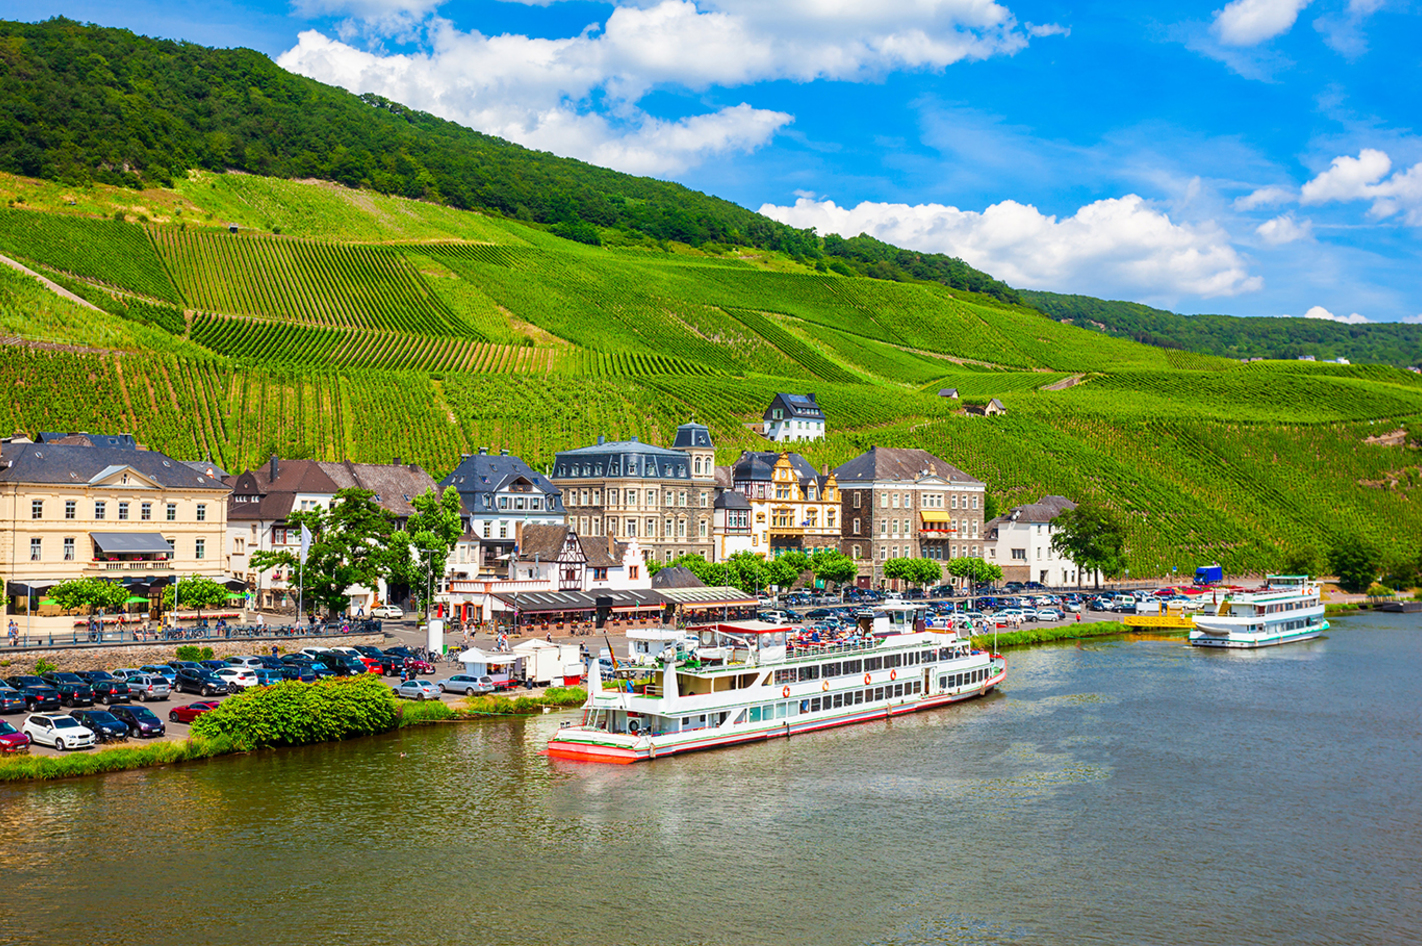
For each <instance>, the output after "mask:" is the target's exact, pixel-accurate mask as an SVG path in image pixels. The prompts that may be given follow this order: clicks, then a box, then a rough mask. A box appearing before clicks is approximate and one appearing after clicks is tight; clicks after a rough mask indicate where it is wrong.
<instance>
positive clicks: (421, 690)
mask: <svg viewBox="0 0 1422 946" xmlns="http://www.w3.org/2000/svg"><path fill="white" fill-rule="evenodd" d="M394 690H395V695H396V696H399V697H404V698H405V699H407V700H437V699H439V695H440V689H439V687H437V686H435V685H434V684H433V683H431V682H429V681H428V680H406V681H405V682H404V683H401V684H398V685H396V686H395V687H394Z"/></svg>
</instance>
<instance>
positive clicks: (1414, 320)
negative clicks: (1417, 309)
mask: <svg viewBox="0 0 1422 946" xmlns="http://www.w3.org/2000/svg"><path fill="white" fill-rule="evenodd" d="M1402 321H1404V322H1406V323H1407V324H1408V325H1422V313H1418V314H1417V315H1406V316H1403V318H1402Z"/></svg>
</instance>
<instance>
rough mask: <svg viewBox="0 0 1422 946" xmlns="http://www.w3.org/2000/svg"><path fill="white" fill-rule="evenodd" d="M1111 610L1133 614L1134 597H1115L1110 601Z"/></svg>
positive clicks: (1134, 607)
mask: <svg viewBox="0 0 1422 946" xmlns="http://www.w3.org/2000/svg"><path fill="white" fill-rule="evenodd" d="M1111 610H1112V611H1116V612H1120V613H1125V614H1135V613H1136V598H1135V595H1116V597H1114V598H1112V599H1111Z"/></svg>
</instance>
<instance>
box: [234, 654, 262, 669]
mask: <svg viewBox="0 0 1422 946" xmlns="http://www.w3.org/2000/svg"><path fill="white" fill-rule="evenodd" d="M227 662H228V663H230V664H231V665H232V666H234V667H242V668H243V669H245V670H256V669H257V668H258V667H265V666H266V664H264V663H262V658H260V657H249V656H245V655H244V656H241V657H228V658H227Z"/></svg>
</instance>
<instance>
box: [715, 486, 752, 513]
mask: <svg viewBox="0 0 1422 946" xmlns="http://www.w3.org/2000/svg"><path fill="white" fill-rule="evenodd" d="M715 508H716V509H749V508H750V500H749V499H746V498H745V496H744V495H742V494H741V493H738V492H736V491H735V490H733V489H726V490H722V491H721V495H719V496H717V497H716V505H715Z"/></svg>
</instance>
